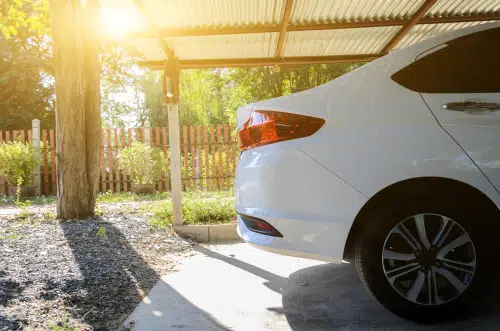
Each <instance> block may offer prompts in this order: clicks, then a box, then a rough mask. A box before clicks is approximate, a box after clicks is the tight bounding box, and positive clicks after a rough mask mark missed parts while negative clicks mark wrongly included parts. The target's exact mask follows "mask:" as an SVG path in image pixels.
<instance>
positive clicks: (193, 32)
mask: <svg viewBox="0 0 500 331" xmlns="http://www.w3.org/2000/svg"><path fill="white" fill-rule="evenodd" d="M498 20H500V13H497V14H476V15H460V16H459V15H456V16H442V17H424V18H422V19H421V20H420V21H418V22H417V25H420V24H439V23H459V22H484V21H498ZM408 22H409V20H407V19H388V20H378V21H360V22H335V23H311V24H289V25H288V28H287V32H290V31H317V30H335V29H355V28H371V27H380V26H403V25H405V24H407V23H408ZM157 30H158V32H159V33H161V35H162V36H163V37H165V38H167V37H195V36H215V35H227V34H248V33H269V32H281V26H279V25H259V26H249V27H227V28H191V29H168V28H161V29H160V28H157ZM156 34H157V33H151V32H136V33H129V34H127V37H128V38H153V37H155V35H156Z"/></svg>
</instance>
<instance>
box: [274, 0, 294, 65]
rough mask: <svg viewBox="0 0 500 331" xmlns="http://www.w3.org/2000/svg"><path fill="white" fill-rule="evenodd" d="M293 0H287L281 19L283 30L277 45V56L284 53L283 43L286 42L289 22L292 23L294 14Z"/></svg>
mask: <svg viewBox="0 0 500 331" xmlns="http://www.w3.org/2000/svg"><path fill="white" fill-rule="evenodd" d="M292 8H293V0H286V4H285V11H284V12H283V19H282V20H281V31H280V36H279V39H278V44H277V45H276V53H275V57H278V58H279V57H281V56H282V55H283V45H284V44H285V37H286V30H287V29H288V23H290V17H291V16H292Z"/></svg>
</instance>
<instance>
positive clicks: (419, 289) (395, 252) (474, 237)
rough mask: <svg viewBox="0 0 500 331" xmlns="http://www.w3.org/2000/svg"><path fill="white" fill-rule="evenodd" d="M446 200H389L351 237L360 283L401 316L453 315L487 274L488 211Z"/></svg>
mask: <svg viewBox="0 0 500 331" xmlns="http://www.w3.org/2000/svg"><path fill="white" fill-rule="evenodd" d="M445 196H446V195H445ZM446 200H447V201H453V203H446V202H445V201H443V198H442V195H441V198H437V197H436V198H432V197H428V196H427V197H424V196H423V195H422V196H419V195H418V194H417V195H416V196H413V197H412V198H411V199H406V200H405V201H399V202H396V201H395V202H394V204H393V205H391V206H387V207H386V208H383V209H381V210H380V211H379V212H378V213H377V214H376V215H373V216H374V218H373V220H372V222H370V224H373V226H372V227H369V228H368V227H367V229H365V231H364V232H363V233H362V235H361V236H360V238H359V240H358V242H357V247H356V267H357V269H358V273H359V275H360V278H361V280H362V282H363V284H364V285H365V286H366V287H367V289H368V290H369V291H370V292H371V293H372V294H373V295H374V296H375V298H376V299H377V300H378V301H379V302H380V303H381V304H382V305H384V306H385V307H386V308H388V309H389V310H391V311H392V312H394V313H395V314H397V315H399V316H401V317H403V318H407V319H412V320H416V321H422V322H433V321H441V320H446V319H449V318H450V317H452V316H456V314H457V312H458V310H459V309H464V308H466V307H467V306H469V305H470V303H471V302H472V301H474V299H475V298H477V297H478V295H479V294H481V292H482V289H483V285H484V284H485V281H486V280H487V279H488V278H489V277H488V276H489V272H490V270H489V265H491V264H493V262H494V261H493V260H491V259H490V254H489V253H488V251H489V250H488V248H487V246H488V241H489V239H490V238H491V237H490V235H489V234H488V232H487V224H488V223H489V222H490V219H488V215H484V214H483V212H482V211H481V210H478V209H479V208H478V209H474V206H473V205H471V204H470V201H469V203H466V202H463V203H460V202H459V201H458V200H454V199H452V198H451V197H450V196H448V199H446ZM485 230H486V231H485ZM491 243H492V242H490V247H489V249H492V247H491Z"/></svg>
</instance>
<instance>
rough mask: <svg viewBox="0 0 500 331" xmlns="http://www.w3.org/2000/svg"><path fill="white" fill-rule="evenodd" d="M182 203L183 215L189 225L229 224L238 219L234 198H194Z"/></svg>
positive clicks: (186, 199)
mask: <svg viewBox="0 0 500 331" xmlns="http://www.w3.org/2000/svg"><path fill="white" fill-rule="evenodd" d="M182 203H183V204H182V215H183V217H184V222H185V223H187V224H200V223H201V224H217V223H227V222H230V221H232V220H234V219H235V218H236V211H235V208H234V199H233V198H227V197H213V198H208V199H200V198H199V197H197V196H194V197H186V198H185V200H183V201H182Z"/></svg>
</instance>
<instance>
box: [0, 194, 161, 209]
mask: <svg viewBox="0 0 500 331" xmlns="http://www.w3.org/2000/svg"><path fill="white" fill-rule="evenodd" d="M165 199H170V192H157V193H153V194H135V193H132V192H118V193H113V192H111V191H108V192H106V193H99V194H98V195H97V203H117V202H134V201H158V200H165ZM27 200H30V201H31V204H32V205H53V204H55V203H56V197H55V196H53V195H47V196H38V197H30V198H20V201H21V202H24V201H27ZM15 205H16V197H15V196H9V195H1V194H0V206H15Z"/></svg>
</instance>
